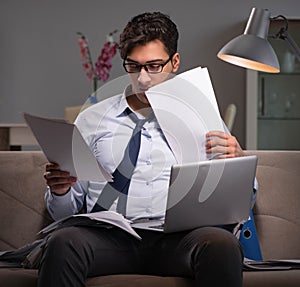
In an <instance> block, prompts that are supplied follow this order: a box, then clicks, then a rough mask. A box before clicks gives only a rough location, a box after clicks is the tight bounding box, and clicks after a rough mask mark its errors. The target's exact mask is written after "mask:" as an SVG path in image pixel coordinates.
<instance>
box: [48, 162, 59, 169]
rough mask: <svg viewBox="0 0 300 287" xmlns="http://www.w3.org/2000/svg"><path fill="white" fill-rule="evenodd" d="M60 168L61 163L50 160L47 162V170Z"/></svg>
mask: <svg viewBox="0 0 300 287" xmlns="http://www.w3.org/2000/svg"><path fill="white" fill-rule="evenodd" d="M57 169H60V167H59V165H58V164H57V163H55V162H49V163H47V164H46V171H51V170H57Z"/></svg>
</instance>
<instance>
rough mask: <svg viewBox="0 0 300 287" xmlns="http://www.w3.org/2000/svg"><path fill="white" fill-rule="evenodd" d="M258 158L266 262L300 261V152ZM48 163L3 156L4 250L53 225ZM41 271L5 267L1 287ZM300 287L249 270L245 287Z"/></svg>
mask: <svg viewBox="0 0 300 287" xmlns="http://www.w3.org/2000/svg"><path fill="white" fill-rule="evenodd" d="M248 153H249V154H257V155H258V158H259V161H258V169H257V178H258V181H259V193H258V197H257V202H256V205H255V208H254V216H255V221H256V225H257V231H258V235H259V239H260V243H261V249H262V253H263V257H264V259H274V258H300V244H299V238H300V212H299V207H300V192H299V187H298V178H299V176H300V152H299V151H252V152H248ZM45 163H46V159H45V158H44V155H43V154H42V153H41V152H5V151H3V152H0V216H1V223H0V250H8V249H11V248H17V247H21V246H23V245H24V244H27V243H29V242H32V241H33V240H34V239H35V238H36V237H35V234H36V232H37V231H38V230H40V229H41V227H43V226H45V225H46V224H48V223H49V222H50V218H49V216H48V214H47V212H46V211H45V209H44V202H43V195H44V189H45V182H44V180H43V177H42V175H43V172H44V165H45ZM36 280H37V270H24V269H14V268H0V287H27V286H28V287H33V286H36ZM87 286H90V287H91V286H93V287H98V286H105V287H119V286H122V287H127V286H128V287H135V286H136V287H140V286H143V287H150V286H151V287H152V286H158V287H159V286H162V287H175V286H176V287H191V286H193V281H192V280H188V279H186V278H176V277H159V276H144V275H122V274H120V275H109V276H100V277H95V278H90V279H89V280H88V281H87ZM254 286H255V287H260V286H264V287H268V286H272V287H279V286H284V287H299V286H300V270H288V271H258V272H257V271H251V272H244V287H254Z"/></svg>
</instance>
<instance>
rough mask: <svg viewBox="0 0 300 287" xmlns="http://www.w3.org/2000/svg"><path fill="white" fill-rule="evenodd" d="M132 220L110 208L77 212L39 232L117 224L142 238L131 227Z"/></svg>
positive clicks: (105, 226)
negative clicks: (71, 227) (68, 227)
mask: <svg viewBox="0 0 300 287" xmlns="http://www.w3.org/2000/svg"><path fill="white" fill-rule="evenodd" d="M130 222H131V221H130V220H128V219H126V218H125V217H124V216H123V215H122V214H119V213H117V212H114V211H110V210H108V211H99V212H93V213H83V214H75V215H70V216H68V217H65V218H63V219H60V220H58V221H55V222H53V223H51V224H50V225H48V226H46V227H45V228H43V229H42V230H41V231H40V232H39V234H46V233H49V232H51V231H53V230H55V229H58V228H62V227H66V226H94V227H103V228H111V227H112V226H116V227H119V228H121V229H123V230H125V231H126V232H128V233H129V234H131V235H133V236H134V237H136V238H137V239H141V237H140V236H139V235H138V234H137V233H136V232H135V230H134V229H133V228H132V227H131V225H130Z"/></svg>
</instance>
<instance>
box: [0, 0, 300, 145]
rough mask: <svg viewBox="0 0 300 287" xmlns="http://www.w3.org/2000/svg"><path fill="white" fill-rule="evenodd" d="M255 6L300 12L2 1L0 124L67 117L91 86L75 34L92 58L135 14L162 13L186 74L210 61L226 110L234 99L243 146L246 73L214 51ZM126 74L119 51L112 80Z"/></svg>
mask: <svg viewBox="0 0 300 287" xmlns="http://www.w3.org/2000/svg"><path fill="white" fill-rule="evenodd" d="M120 3H122V4H121V6H120ZM252 7H260V8H268V9H269V10H270V11H271V14H272V16H275V15H278V14H283V15H286V16H298V17H299V16H300V1H297V0H285V1H278V0H257V1H247V0H243V1H239V0H235V1H234V0H225V1H219V0H210V1H206V0H205V1H203V0H202V1H188V0H186V1H180V2H179V1H174V0H165V1H157V0H152V1H140V0H139V1H137V0H132V1H127V2H125V1H122V2H121V1H117V0H110V1H100V0H61V1H58V0H26V1H23V0H1V2H0V37H1V40H0V41H1V42H0V43H1V44H0V122H22V121H23V120H22V117H21V116H20V113H21V112H23V111H26V112H30V113H34V114H39V115H42V116H51V117H63V112H64V107H65V106H71V105H79V104H82V103H83V102H85V101H86V99H87V96H88V95H89V93H90V92H91V84H89V83H88V81H87V78H86V76H85V74H84V72H83V70H82V68H81V62H80V56H79V48H78V45H77V35H76V32H77V31H81V32H83V33H84V34H85V35H86V36H87V37H88V39H89V42H90V47H91V50H92V54H93V57H94V59H95V58H96V57H97V56H98V55H99V53H100V50H101V48H102V45H103V43H104V41H105V35H106V34H107V33H109V32H111V31H113V30H114V29H119V30H122V28H123V27H124V25H125V24H126V23H127V21H128V20H129V19H130V18H131V17H132V16H134V15H136V14H137V13H140V12H145V11H158V10H159V11H162V12H164V13H167V14H169V15H170V16H171V17H172V19H173V20H174V21H175V22H176V23H177V25H178V28H179V31H180V42H179V51H180V52H181V56H182V66H181V71H184V70H187V69H190V68H193V67H196V66H199V65H200V66H207V67H208V68H209V71H210V74H211V78H212V81H213V84H214V88H215V92H216V96H217V100H218V102H219V106H220V110H221V113H222V114H224V111H225V108H226V106H227V105H228V104H229V103H232V102H233V103H235V104H236V105H237V106H238V113H237V122H236V124H235V126H234V129H233V133H234V134H235V135H236V136H237V138H238V139H239V141H240V143H241V144H242V146H244V142H245V131H244V129H245V70H244V69H242V68H239V67H235V66H232V65H230V64H227V63H224V62H222V61H220V60H218V59H217V58H216V53H217V52H218V50H219V49H220V48H221V47H222V45H223V44H225V43H226V42H227V41H228V40H229V39H231V38H232V37H234V36H236V35H237V34H239V33H242V32H243V30H244V25H245V21H246V20H247V18H248V16H249V14H250V11H251V8H252ZM121 75H124V71H123V69H122V66H121V62H120V58H119V56H117V57H116V58H115V59H114V61H113V68H112V73H111V78H110V79H113V78H116V77H118V76H121Z"/></svg>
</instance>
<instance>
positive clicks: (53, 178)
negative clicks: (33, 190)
mask: <svg viewBox="0 0 300 287" xmlns="http://www.w3.org/2000/svg"><path fill="white" fill-rule="evenodd" d="M44 178H45V179H46V182H47V185H48V186H49V187H50V190H51V192H53V193H54V194H56V195H64V194H65V193H67V192H68V191H69V189H70V187H71V186H72V185H74V184H75V183H76V181H77V178H76V177H73V176H70V173H69V172H68V171H62V170H61V169H60V166H59V165H58V164H56V163H48V164H47V165H46V172H45V173H44Z"/></svg>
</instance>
